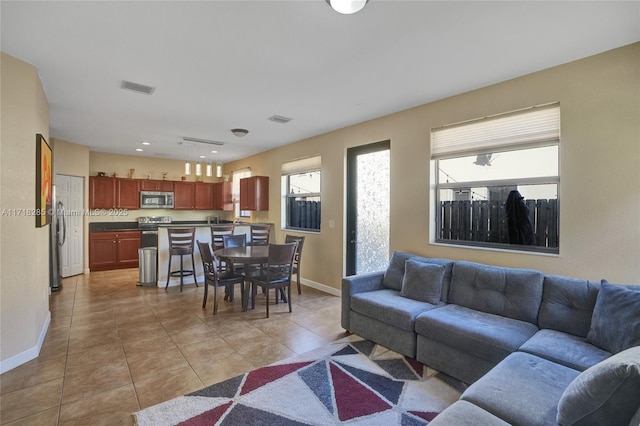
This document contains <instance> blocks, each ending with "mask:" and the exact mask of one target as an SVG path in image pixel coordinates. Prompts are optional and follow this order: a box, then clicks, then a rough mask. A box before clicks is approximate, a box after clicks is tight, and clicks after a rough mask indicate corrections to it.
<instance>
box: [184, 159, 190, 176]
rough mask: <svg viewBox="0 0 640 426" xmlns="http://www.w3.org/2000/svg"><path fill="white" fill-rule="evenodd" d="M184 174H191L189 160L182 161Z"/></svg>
mask: <svg viewBox="0 0 640 426" xmlns="http://www.w3.org/2000/svg"><path fill="white" fill-rule="evenodd" d="M184 174H185V175H187V176H189V175H191V163H190V162H189V160H185V162H184Z"/></svg>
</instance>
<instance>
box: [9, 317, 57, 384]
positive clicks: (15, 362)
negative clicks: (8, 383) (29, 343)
mask: <svg viewBox="0 0 640 426" xmlns="http://www.w3.org/2000/svg"><path fill="white" fill-rule="evenodd" d="M49 324H51V311H49V312H47V318H46V320H45V322H44V325H43V326H42V330H40V336H39V337H38V342H37V343H36V346H34V347H32V348H29V349H27V350H26V351H24V352H21V353H19V354H17V355H14V356H12V357H11V358H7V359H5V360H3V361H0V374H4V373H6V372H7V371H9V370H13V369H14V368H16V367H18V366H20V365H22V364H25V363H27V362H29V361H31V360H32V359H36V358H37V357H38V355H40V350H41V349H42V344H43V343H44V338H45V337H46V336H47V330H49Z"/></svg>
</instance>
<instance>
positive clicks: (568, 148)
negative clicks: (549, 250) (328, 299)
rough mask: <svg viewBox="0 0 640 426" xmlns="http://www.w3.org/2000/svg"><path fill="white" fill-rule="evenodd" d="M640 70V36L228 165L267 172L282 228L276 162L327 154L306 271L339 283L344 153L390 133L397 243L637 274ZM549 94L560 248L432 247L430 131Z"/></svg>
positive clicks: (612, 276) (602, 273)
mask: <svg viewBox="0 0 640 426" xmlns="http://www.w3.org/2000/svg"><path fill="white" fill-rule="evenodd" d="M639 69H640V43H636V44H633V45H630V46H626V47H623V48H620V49H615V50H612V51H609V52H605V53H603V54H600V55H596V56H593V57H589V58H586V59H583V60H579V61H576V62H572V63H569V64H565V65H562V66H558V67H555V68H551V69H547V70H543V71H540V72H537V73H534V74H530V75H527V76H524V77H521V78H517V79H514V80H510V81H506V82H503V83H499V84H496V85H492V86H489V87H486V88H483V89H480V90H475V91H472V92H468V93H464V94H461V95H458V96H454V97H451V98H448V99H444V100H441V101H437V102H433V103H429V104H426V105H423V106H420V107H416V108H413V109H410V110H407V111H403V112H399V113H397V114H393V115H390V116H387V117H382V118H379V119H376V120H372V121H369V122H365V123H361V124H358V125H355V126H351V127H348V128H345V129H341V130H337V131H334V132H331V133H328V134H324V135H320V136H317V137H314V138H311V139H308V140H305V141H302V142H298V143H295V144H292V145H288V146H285V147H282V148H278V149H275V150H272V151H269V152H265V153H263V154H260V155H256V156H253V157H250V158H246V159H243V160H241V161H237V162H235V163H229V164H225V168H226V171H225V173H228V172H229V171H230V170H235V169H238V168H241V167H247V166H248V167H251V169H252V174H254V175H259V174H264V175H268V176H271V180H270V205H271V208H270V210H269V213H268V220H269V221H271V222H274V223H276V224H277V225H278V229H279V228H280V224H281V218H280V215H281V209H280V207H279V206H280V180H279V174H280V165H281V164H282V163H283V162H285V161H289V160H292V159H295V158H299V157H304V156H309V155H315V154H320V155H322V167H323V182H322V230H321V233H320V234H319V235H315V234H306V235H307V242H305V255H304V256H305V262H304V266H303V271H304V272H303V276H304V278H306V279H309V280H312V281H314V282H317V283H321V284H324V285H327V286H331V287H334V288H336V289H338V288H340V285H341V278H342V276H343V272H344V269H343V257H344V232H343V227H344V221H343V217H344V211H345V204H344V198H345V193H344V187H345V180H344V176H345V173H344V171H345V158H346V150H347V148H349V147H352V146H358V145H364V144H368V143H372V142H377V141H383V140H387V139H389V140H391V213H390V221H391V223H390V234H391V241H390V247H391V251H392V252H393V251H394V250H404V251H410V252H414V253H418V254H421V255H425V256H430V257H445V258H452V259H465V260H470V261H477V262H484V263H489V264H494V265H504V266H511V267H525V268H535V269H539V270H542V271H544V272H547V273H553V274H561V275H568V276H573V277H582V278H587V279H595V280H598V279H601V278H607V279H608V280H610V281H612V282H627V283H640V262H639V261H638V260H639V259H640V219H639V217H640V216H639V213H638V212H640V142H639V141H640V124H639V123H640V74H639V73H638V70H639ZM549 102H560V104H561V115H562V118H561V121H562V123H561V145H560V146H561V148H560V155H561V164H560V179H561V183H560V197H561V221H560V254H559V255H558V256H548V255H534V254H524V253H513V252H500V251H495V250H485V249H471V248H461V247H447V246H440V245H434V244H430V243H429V233H430V231H431V228H430V225H431V223H432V221H431V218H430V215H429V196H430V194H429V191H428V188H429V182H430V176H429V158H430V146H429V132H430V129H431V128H432V127H437V126H440V125H444V124H448V123H455V122H459V121H464V120H468V119H474V118H479V117H483V116H486V115H490V114H496V113H501V112H506V111H511V110H515V109H519V108H523V107H528V106H532V105H540V104H545V103H549ZM329 220H334V221H335V224H336V227H335V228H334V229H329V228H328V226H327V224H328V223H329ZM283 234H284V232H282V231H279V232H278V238H279V240H281V239H282V238H283V237H282V235H283Z"/></svg>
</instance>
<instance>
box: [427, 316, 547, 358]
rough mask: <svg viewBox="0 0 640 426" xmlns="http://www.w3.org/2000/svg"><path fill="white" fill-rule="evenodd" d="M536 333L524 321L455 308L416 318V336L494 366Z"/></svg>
mask: <svg viewBox="0 0 640 426" xmlns="http://www.w3.org/2000/svg"><path fill="white" fill-rule="evenodd" d="M537 331H538V327H536V326H535V325H533V324H530V323H528V322H525V321H520V320H514V319H511V318H505V317H501V316H498V315H493V314H488V313H486V312H480V311H476V310H473V309H469V308H465V307H464V306H458V305H446V306H443V307H441V308H438V309H435V310H433V311H427V312H423V313H421V314H420V315H419V316H418V318H417V319H416V332H417V333H418V334H419V335H422V336H424V337H427V338H428V339H431V340H435V341H437V342H442V343H445V344H446V345H448V346H451V347H453V348H455V349H458V350H460V351H463V352H465V351H466V352H469V353H472V354H473V355H474V356H476V357H479V358H482V359H485V360H487V361H492V362H495V363H498V362H500V360H502V359H503V358H504V357H506V356H507V355H509V354H510V353H512V352H515V351H517V350H518V348H519V347H520V346H521V345H522V344H523V343H524V342H526V341H527V339H529V338H530V337H531V336H533V335H534V334H535V333H536V332H537Z"/></svg>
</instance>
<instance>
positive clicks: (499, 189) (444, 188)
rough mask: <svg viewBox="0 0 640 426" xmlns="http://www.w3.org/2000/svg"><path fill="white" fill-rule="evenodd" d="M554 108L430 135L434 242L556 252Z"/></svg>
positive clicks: (556, 120)
mask: <svg viewBox="0 0 640 426" xmlns="http://www.w3.org/2000/svg"><path fill="white" fill-rule="evenodd" d="M559 143H560V107H559V105H558V104H553V105H546V106H540V107H534V108H529V109H527V110H523V111H518V112H514V113H509V114H502V115H499V116H493V117H488V118H484V119H481V120H474V121H471V122H465V123H461V124H458V125H451V126H445V127H441V128H437V129H432V131H431V159H432V165H433V167H434V170H435V176H434V178H435V200H436V206H435V207H436V208H435V225H436V230H435V240H436V242H439V243H445V244H462V245H472V246H483V247H494V248H508V249H516V250H526V251H534V252H547V253H558V247H559V241H558V238H559V233H558V223H559V209H558V201H559V197H558V185H559V182H560V178H559V161H558V158H559Z"/></svg>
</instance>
